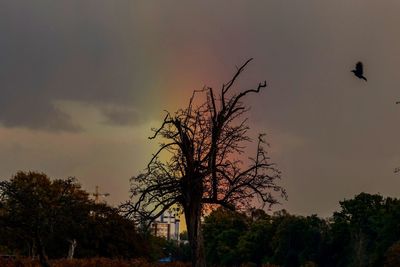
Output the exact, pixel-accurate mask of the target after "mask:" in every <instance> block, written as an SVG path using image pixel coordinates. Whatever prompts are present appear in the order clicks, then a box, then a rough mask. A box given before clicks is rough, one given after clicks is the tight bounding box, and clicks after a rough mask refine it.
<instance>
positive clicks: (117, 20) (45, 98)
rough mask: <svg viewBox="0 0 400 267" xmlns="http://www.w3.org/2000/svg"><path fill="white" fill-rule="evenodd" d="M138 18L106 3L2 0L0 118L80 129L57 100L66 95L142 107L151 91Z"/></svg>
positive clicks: (96, 102)
mask: <svg viewBox="0 0 400 267" xmlns="http://www.w3.org/2000/svg"><path fill="white" fill-rule="evenodd" d="M113 8H115V9H118V12H117V13H113V12H109V11H110V10H112V9H113ZM134 25H135V23H134V18H131V17H130V16H129V14H128V13H124V11H123V9H121V8H118V5H117V4H111V3H110V4H107V3H106V2H100V1H99V2H96V5H89V4H88V3H83V2H81V1H64V2H54V1H38V2H35V3H34V2H25V1H21V2H20V1H8V2H7V1H6V2H2V3H1V4H0V94H1V98H0V123H1V124H3V125H4V126H7V127H18V126H19V127H29V128H34V129H45V130H49V129H54V130H76V129H77V127H76V126H74V122H73V118H70V117H68V116H67V115H66V114H63V113H62V111H61V110H58V109H57V107H56V106H55V102H56V101H60V100H68V101H77V102H84V103H90V104H94V105H97V106H99V108H100V107H101V106H102V105H103V104H105V103H107V104H110V103H111V104H114V105H121V106H138V107H143V106H144V104H143V103H145V102H146V98H147V96H148V95H151V88H148V83H149V82H148V79H146V75H147V74H146V71H147V69H146V67H148V66H143V63H146V64H147V65H149V63H148V62H144V61H142V60H141V58H140V54H141V52H143V51H136V52H138V53H135V54H134V53H133V52H131V51H135V49H136V42H135V40H136V38H140V36H139V34H140V32H135V33H134V34H133V32H134ZM128 28H129V29H130V30H127V29H128ZM124 29H125V30H127V31H124ZM139 78H140V79H139ZM138 88H140V89H141V90H138ZM106 115H107V114H106ZM114 117H116V116H115V114H113V116H111V117H110V119H112V118H114ZM125 121H127V119H124V120H120V119H119V120H117V123H123V122H125ZM131 122H132V120H129V123H131Z"/></svg>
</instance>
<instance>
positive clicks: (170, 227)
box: [151, 211, 180, 241]
mask: <svg viewBox="0 0 400 267" xmlns="http://www.w3.org/2000/svg"><path fill="white" fill-rule="evenodd" d="M179 222H180V220H179V217H178V216H177V215H176V214H175V213H173V212H170V211H167V212H165V213H164V214H162V215H161V216H160V217H158V218H157V219H156V220H155V221H154V222H153V223H152V224H151V229H152V232H153V234H154V235H155V236H158V237H164V238H166V239H167V240H177V241H179Z"/></svg>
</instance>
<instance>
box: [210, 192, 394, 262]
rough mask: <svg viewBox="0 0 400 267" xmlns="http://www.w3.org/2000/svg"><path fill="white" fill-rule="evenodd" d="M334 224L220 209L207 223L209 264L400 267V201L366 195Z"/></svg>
mask: <svg viewBox="0 0 400 267" xmlns="http://www.w3.org/2000/svg"><path fill="white" fill-rule="evenodd" d="M340 206H341V210H340V211H338V212H335V213H334V215H333V216H332V217H331V218H329V219H321V218H318V217H317V216H316V215H312V216H306V217H304V216H295V215H290V214H288V213H287V212H285V211H279V212H276V213H274V215H272V216H270V215H267V214H265V213H264V212H263V211H262V210H258V211H256V213H257V216H254V210H253V211H252V212H248V213H247V214H243V213H238V212H234V211H229V210H226V209H218V210H216V211H214V212H213V213H211V214H210V216H208V217H206V219H205V223H204V239H205V244H206V245H205V248H206V256H207V260H208V262H209V263H211V264H214V265H217V266H239V265H240V264H244V263H252V264H255V265H258V266H261V264H263V263H264V264H266V263H271V264H276V265H279V266H285V267H289V266H293V267H298V266H321V267H324V266H326V267H340V266H343V267H345V266H346V267H352V266H354V267H355V266H362V267H376V266H400V265H399V262H400V261H399V256H400V249H399V248H400V246H399V242H400V200H398V199H393V198H383V197H382V196H380V195H371V194H366V193H361V194H359V195H357V196H355V197H354V198H353V199H350V200H344V201H341V202H340Z"/></svg>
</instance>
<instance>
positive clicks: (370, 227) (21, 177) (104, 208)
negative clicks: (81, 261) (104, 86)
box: [0, 172, 400, 267]
mask: <svg viewBox="0 0 400 267" xmlns="http://www.w3.org/2000/svg"><path fill="white" fill-rule="evenodd" d="M203 230H204V240H205V248H206V258H207V261H208V263H209V264H210V265H211V266H240V265H241V264H247V265H248V266H251V265H252V264H254V265H261V264H271V266H272V265H277V266H285V267H292V266H293V267H297V266H304V267H305V266H308V267H312V266H321V267H331V266H332V267H333V266H335V267H341V266H343V267H345V266H346V267H347V266H349V267H352V266H354V267H355V266H357V267H377V266H386V267H391V266H393V267H394V266H400V200H399V199H396V198H384V197H382V196H380V195H371V194H366V193H361V194H359V195H357V196H355V197H354V198H353V199H349V200H344V201H341V202H340V210H339V211H337V212H335V213H334V214H333V215H332V216H331V218H329V219H322V218H319V217H318V216H316V215H312V216H296V215H291V214H289V213H287V212H286V211H279V212H276V213H274V214H273V215H269V214H267V213H265V212H264V211H263V210H257V209H254V210H250V211H247V212H245V213H240V212H235V211H229V210H226V209H222V208H220V209H217V210H215V211H214V212H212V213H211V214H210V215H208V216H207V217H206V218H205V220H204V224H203ZM74 244H75V245H76V246H74ZM0 254H3V255H4V254H10V255H16V256H18V257H22V258H23V257H27V258H32V257H34V258H39V259H40V261H41V265H42V266H47V265H46V264H47V261H48V259H59V258H68V257H69V256H73V257H74V258H96V257H103V258H114V259H134V258H143V259H146V260H148V261H149V262H151V261H157V260H158V259H160V258H162V257H166V256H170V255H171V256H172V257H173V258H175V259H179V260H181V261H190V256H189V255H190V250H189V247H188V245H183V244H180V245H178V244H176V243H175V242H168V241H166V240H164V239H161V238H157V237H154V236H152V235H151V234H150V233H149V232H146V231H143V230H139V229H137V228H136V227H135V225H134V223H133V222H132V221H131V220H129V219H127V218H125V217H124V216H122V215H121V214H120V212H119V211H118V209H116V208H113V207H110V206H108V205H106V204H101V203H95V202H94V201H93V200H91V198H90V196H89V193H87V192H86V191H85V190H83V189H82V188H81V186H80V184H79V183H78V181H77V180H76V179H74V178H68V179H65V180H60V179H58V180H52V179H50V178H49V177H47V176H46V175H45V174H43V173H36V172H19V173H17V174H16V175H15V176H13V177H12V178H11V179H9V180H6V181H2V182H0ZM249 264H250V265H249ZM99 266H100V265H99Z"/></svg>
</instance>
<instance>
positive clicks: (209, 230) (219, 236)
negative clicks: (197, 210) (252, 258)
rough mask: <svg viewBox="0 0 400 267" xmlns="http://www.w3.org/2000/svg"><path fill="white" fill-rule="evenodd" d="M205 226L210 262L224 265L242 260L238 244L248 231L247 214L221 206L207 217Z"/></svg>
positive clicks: (206, 246) (230, 264)
mask: <svg viewBox="0 0 400 267" xmlns="http://www.w3.org/2000/svg"><path fill="white" fill-rule="evenodd" d="M203 227H204V228H203V229H204V239H205V240H206V242H205V244H206V245H205V252H206V257H207V260H208V262H210V263H212V264H216V265H224V266H232V265H239V264H240V263H241V262H242V256H241V254H239V253H238V250H237V246H238V243H239V239H240V237H241V235H242V234H243V233H245V232H247V231H248V218H246V216H245V215H243V214H240V213H238V212H235V211H230V210H227V209H224V208H219V209H217V210H216V211H214V212H212V213H211V214H210V215H209V216H207V217H206V218H205V222H204V226H203Z"/></svg>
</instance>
